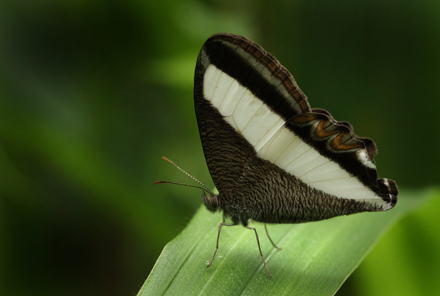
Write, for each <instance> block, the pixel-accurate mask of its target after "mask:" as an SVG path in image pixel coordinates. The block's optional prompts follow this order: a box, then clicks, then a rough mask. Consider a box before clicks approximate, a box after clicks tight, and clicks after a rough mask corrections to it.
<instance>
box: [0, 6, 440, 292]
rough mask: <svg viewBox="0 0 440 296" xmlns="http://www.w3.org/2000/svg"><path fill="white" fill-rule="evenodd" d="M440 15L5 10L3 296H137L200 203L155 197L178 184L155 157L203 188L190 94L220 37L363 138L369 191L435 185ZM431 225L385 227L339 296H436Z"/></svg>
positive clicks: (431, 209) (421, 9) (405, 9)
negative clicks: (231, 36) (371, 170)
mask: <svg viewBox="0 0 440 296" xmlns="http://www.w3.org/2000/svg"><path fill="white" fill-rule="evenodd" d="M439 13H440V2H439V1H437V0H420V1H392V0H388V1H379V0H369V1H365V0H362V1H350V0H330V1H305V0H303V1H300V0H298V1H281V0H270V1H269V0H260V1H250V0H247V1H241V0H238V1H237V0H226V1H219V0H218V1H215V0H211V1H196V0H188V1H177V0H161V1H151V0H150V1H139V0H138V1H136V0H128V1H88V0H87V1H86V0H76V1H75V0H70V1H54V0H40V1H9V0H6V1H2V2H1V3H0V294H1V295H28V294H32V295H133V294H135V293H136V292H137V291H138V290H139V288H140V287H141V285H142V283H143V281H144V280H145V279H146V277H147V276H148V274H149V272H150V271H151V269H152V267H153V265H154V262H155V260H156V259H157V257H158V256H159V254H160V252H161V250H162V248H163V247H164V245H165V244H166V243H167V242H168V241H170V240H171V239H172V238H174V237H175V236H176V235H177V234H178V233H179V232H180V231H181V230H182V229H183V228H184V227H185V225H186V223H187V222H188V221H189V220H190V219H191V217H192V215H193V213H194V212H195V211H196V209H197V208H198V207H199V206H200V204H201V203H202V202H201V192H200V190H195V189H190V188H184V187H179V186H167V185H158V186H152V183H153V182H154V181H157V180H163V179H165V180H172V181H180V182H186V183H190V180H189V179H186V178H185V176H184V175H183V174H181V173H180V172H178V171H177V170H175V169H174V168H173V167H171V166H170V165H169V164H167V163H166V162H164V161H162V160H161V159H160V157H161V156H167V157H168V158H170V159H172V160H173V161H175V162H176V163H177V164H178V165H180V166H181V167H183V168H184V169H186V170H187V171H189V172H190V173H191V174H193V175H194V176H196V177H197V178H199V179H200V180H201V181H202V182H204V183H206V185H208V186H209V187H212V186H213V183H212V181H211V178H210V176H209V172H208V170H207V168H206V164H205V160H204V156H203V151H202V148H201V145H200V139H199V135H198V129H197V124H196V120H195V114H194V110H193V101H192V87H193V85H192V82H193V73H194V67H195V61H196V58H197V55H198V52H199V50H200V48H201V46H202V44H203V42H204V41H205V40H206V39H207V38H208V37H209V36H210V35H212V34H214V33H218V32H230V33H235V34H241V35H245V36H247V37H249V38H251V39H253V40H254V41H256V42H257V43H259V44H260V45H262V46H263V47H264V48H265V49H266V50H267V51H269V52H271V53H272V54H273V55H275V56H276V57H277V58H278V59H279V60H280V61H281V62H282V63H283V64H284V65H285V66H286V67H287V68H288V69H289V70H290V71H291V73H292V74H293V75H294V76H295V78H296V80H297V82H298V84H299V85H300V87H301V89H302V90H303V91H304V92H305V93H306V94H307V96H308V97H309V101H310V104H311V105H312V107H319V108H324V109H327V110H329V111H330V112H331V113H332V115H333V116H334V117H335V118H336V119H337V120H346V121H349V122H350V123H351V124H352V125H353V126H354V127H355V131H356V133H357V134H358V135H359V136H365V137H371V138H373V139H374V140H375V142H376V144H377V146H378V148H379V155H378V156H377V157H376V162H377V164H378V167H379V176H380V177H388V178H391V179H394V180H396V181H397V184H398V185H399V186H400V188H401V189H402V188H403V189H405V188H414V189H418V188H422V187H426V186H430V185H434V184H438V183H439V182H438V181H439V176H440V153H438V150H439V148H438V147H439V146H440V145H439V144H440V138H439V137H438V135H439V133H440V128H439V127H440V124H439V122H438V120H437V119H438V116H439V115H438V113H439V112H440V100H439V97H440V85H439V81H440V58H439V53H440V18H439ZM438 210H440V204H439V203H438V202H437V201H436V202H432V203H430V204H429V205H428V206H425V207H424V208H423V209H421V210H419V211H418V212H417V213H415V214H413V215H412V216H411V217H408V218H406V219H405V220H403V221H402V222H401V223H399V224H398V225H397V226H395V227H394V228H393V230H392V231H391V233H390V234H388V235H387V236H386V237H385V238H384V240H383V241H382V242H381V243H380V244H379V246H378V247H377V248H376V249H375V250H374V252H373V254H371V256H368V257H367V260H366V261H365V262H364V263H363V264H362V265H361V266H360V268H359V269H358V270H357V271H356V272H355V273H354V274H353V276H352V277H350V278H349V280H348V282H347V283H346V284H345V285H344V286H343V288H342V291H341V292H340V294H341V295H344V294H348V295H358V294H362V293H366V292H365V291H374V293H376V294H374V295H378V294H377V293H379V292H380V291H383V290H384V289H382V287H387V289H385V290H386V291H387V293H388V294H387V295H393V293H395V294H394V295H404V294H405V293H409V292H411V294H407V295H415V294H417V293H422V292H432V290H430V289H437V290H436V291H440V288H439V287H438V284H437V282H438V276H439V275H440V272H439V268H438V266H439V264H440V262H439V255H440V251H439V248H440V239H439V237H440V236H439V234H438V225H439V222H440V219H439V218H438V214H437V213H438ZM414 221H415V222H414ZM214 243H215V238H213V246H214ZM398 250H407V251H408V250H409V251H408V252H407V253H405V252H397V251H398ZM393 252H397V255H401V257H397V258H395V260H394V261H393V260H391V261H390V260H385V259H384V258H387V259H389V258H390V253H391V254H394V253H393ZM393 258H394V257H393ZM200 260H206V258H201V259H200ZM384 266H385V267H384ZM414 267H415V268H414ZM407 270H408V271H407ZM385 271H387V273H385V274H383V273H384V272H385ZM381 272H382V274H383V276H380V277H378V276H379V275H381ZM399 272H400V273H399ZM402 272H403V275H404V276H405V277H403V278H393V276H395V275H399V274H401V273H402ZM423 273H426V274H429V276H424V275H423ZM387 276H390V278H389V279H392V281H391V280H389V281H388V280H387ZM407 277H408V278H407ZM414 277H416V280H415V279H414ZM436 279H437V280H436ZM399 280H400V281H401V282H399ZM411 281H412V282H411ZM410 282H411V285H412V286H411V287H413V288H411V289H408V285H410V284H409V283H410ZM375 285H376V286H375ZM422 286H423V288H421V287H422ZM375 289H376V290H375ZM425 294H426V293H425ZM428 294H429V293H428ZM366 295H368V294H366ZM370 295H372V294H370Z"/></svg>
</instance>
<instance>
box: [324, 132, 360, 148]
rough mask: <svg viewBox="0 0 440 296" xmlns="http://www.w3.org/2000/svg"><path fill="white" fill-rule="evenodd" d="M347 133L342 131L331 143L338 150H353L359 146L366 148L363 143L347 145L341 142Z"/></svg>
mask: <svg viewBox="0 0 440 296" xmlns="http://www.w3.org/2000/svg"><path fill="white" fill-rule="evenodd" d="M345 134H346V133H341V134H339V135H338V136H337V137H335V138H334V139H333V141H332V143H331V145H332V147H333V148H334V149H336V150H351V149H357V148H364V146H363V145H362V144H361V143H358V144H353V145H345V144H343V143H341V139H342V137H343V136H344V135H345Z"/></svg>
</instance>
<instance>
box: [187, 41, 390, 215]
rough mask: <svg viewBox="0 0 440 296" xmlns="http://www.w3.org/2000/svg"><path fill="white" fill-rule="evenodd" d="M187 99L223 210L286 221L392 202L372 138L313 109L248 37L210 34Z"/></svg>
mask: <svg viewBox="0 0 440 296" xmlns="http://www.w3.org/2000/svg"><path fill="white" fill-rule="evenodd" d="M194 98H195V109H196V116H197V121H198V125H199V131H200V136H201V140H202V145H203V150H204V153H205V157H206V161H207V164H208V168H209V171H210V173H211V176H212V178H213V180H214V183H215V185H216V187H217V189H218V190H219V193H220V194H219V202H220V204H221V205H222V206H223V208H224V209H225V208H228V210H227V211H226V210H225V211H226V212H228V213H229V214H230V215H231V211H232V212H233V211H235V214H233V215H240V216H241V218H240V220H243V219H248V218H250V219H254V220H256V221H262V222H278V223H293V222H305V221H312V220H321V219H325V218H329V217H333V216H337V215H344V214H351V213H356V212H362V211H378V210H387V209H390V208H392V207H393V206H394V204H395V203H396V201H397V192H398V191H397V186H396V185H395V183H394V181H392V180H388V179H377V172H376V166H375V163H374V159H373V157H374V156H375V155H376V146H375V144H374V142H373V141H372V140H370V139H368V138H360V137H357V136H356V135H355V134H354V133H353V128H352V127H351V125H350V124H348V123H346V122H337V121H336V120H334V119H333V118H332V116H331V115H330V113H328V112H327V111H325V110H322V109H311V108H310V106H309V103H308V101H307V98H306V96H305V95H304V94H303V93H302V91H301V90H300V89H299V87H298V85H297V84H296V82H295V80H294V78H293V76H292V75H291V74H290V73H289V72H288V71H287V70H286V69H285V68H284V67H283V66H282V65H281V64H280V63H279V62H278V61H277V60H276V59H275V58H274V57H273V56H272V55H270V54H269V53H267V52H265V51H264V50H263V49H262V48H261V47H260V46H258V45H257V44H255V43H253V42H252V41H250V40H248V39H246V38H244V37H240V36H235V35H230V34H217V35H214V36H212V37H211V38H209V39H208V40H207V41H206V42H205V44H204V45H203V47H202V50H201V52H200V54H199V57H198V60H197V66H196V72H195V85H194ZM270 215H272V218H269V216H270Z"/></svg>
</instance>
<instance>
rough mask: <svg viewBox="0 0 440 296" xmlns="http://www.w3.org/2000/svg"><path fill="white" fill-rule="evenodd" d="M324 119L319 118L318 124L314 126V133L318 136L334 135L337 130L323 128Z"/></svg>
mask: <svg viewBox="0 0 440 296" xmlns="http://www.w3.org/2000/svg"><path fill="white" fill-rule="evenodd" d="M324 123H325V121H324V120H321V121H320V122H319V124H318V126H317V127H316V130H315V133H316V135H317V136H318V137H319V138H326V137H328V136H331V135H334V134H336V133H338V132H339V131H338V130H337V129H335V130H332V131H326V130H325V129H324Z"/></svg>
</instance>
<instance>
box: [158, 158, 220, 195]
mask: <svg viewBox="0 0 440 296" xmlns="http://www.w3.org/2000/svg"><path fill="white" fill-rule="evenodd" d="M162 159H163V160H165V161H167V162H169V163H171V164H172V165H173V166H174V167H176V168H177V169H178V170H179V171H181V172H182V173H184V174H185V175H187V176H188V177H190V178H191V179H193V180H194V181H196V182H197V183H199V184H200V185H202V186H196V185H189V184H183V183H177V182H171V181H156V182H154V183H153V185H156V184H161V183H168V184H175V185H182V186H187V187H194V188H199V189H202V190H203V191H206V192H208V193H209V194H211V195H214V193H213V192H212V191H211V190H209V189H208V187H206V185H205V184H203V183H202V182H200V181H199V180H197V179H196V178H194V177H193V176H192V175H191V174H190V173H187V172H186V171H184V170H183V169H182V168H180V167H179V166H178V165H177V164H175V163H174V162H172V161H171V160H169V159H168V158H166V157H163V156H162Z"/></svg>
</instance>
